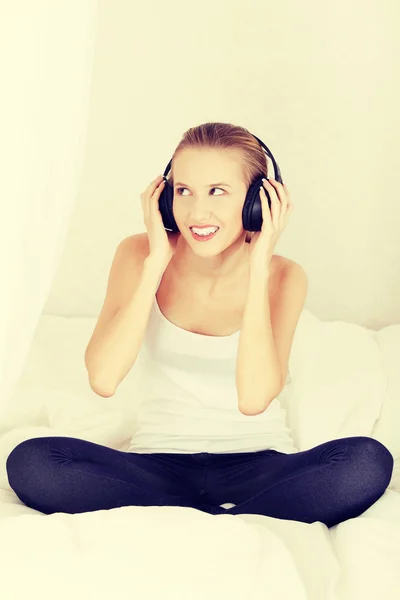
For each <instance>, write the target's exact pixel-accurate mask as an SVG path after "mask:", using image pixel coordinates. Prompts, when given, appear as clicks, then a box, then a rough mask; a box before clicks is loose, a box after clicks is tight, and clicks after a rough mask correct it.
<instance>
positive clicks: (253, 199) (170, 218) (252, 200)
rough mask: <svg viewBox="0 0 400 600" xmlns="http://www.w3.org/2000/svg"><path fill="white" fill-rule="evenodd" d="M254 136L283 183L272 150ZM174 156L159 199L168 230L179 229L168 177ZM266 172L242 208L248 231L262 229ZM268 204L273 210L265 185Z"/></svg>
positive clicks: (164, 174) (251, 190)
mask: <svg viewBox="0 0 400 600" xmlns="http://www.w3.org/2000/svg"><path fill="white" fill-rule="evenodd" d="M251 135H253V137H255V138H256V140H257V141H258V142H259V143H260V145H261V147H262V148H264V149H265V150H266V153H267V156H269V157H270V158H271V160H272V163H273V165H274V173H275V177H274V179H276V181H278V182H279V183H282V177H281V172H280V169H279V166H278V164H277V162H276V160H275V158H274V157H273V156H272V152H271V151H270V150H269V149H268V148H267V146H266V145H265V144H264V142H262V141H261V140H260V139H259V138H258V137H257V136H255V135H254V134H251ZM171 163H172V158H171V160H170V161H169V163H168V165H167V166H166V168H165V171H164V173H163V178H164V182H165V186H164V189H163V190H162V192H161V194H160V197H159V199H158V206H159V210H160V213H161V217H162V220H163V223H164V227H165V229H167V230H168V231H173V232H175V231H179V228H178V225H177V224H176V221H175V218H174V214H173V212H172V203H173V199H174V189H173V187H172V185H171V184H170V183H168V181H167V179H166V177H167V175H168V173H169V171H170V169H171ZM266 177H267V174H266V173H261V174H260V175H257V176H256V177H255V178H254V179H253V181H252V182H251V184H250V187H249V189H248V190H247V194H246V199H245V201H244V205H243V210H242V222H243V228H244V229H245V230H246V231H261V225H262V221H263V219H262V208H261V200H260V186H262V185H263V182H262V180H263V178H266ZM264 190H265V193H266V196H267V200H268V206H269V209H270V210H271V199H270V197H269V193H268V190H267V189H266V188H265V187H264Z"/></svg>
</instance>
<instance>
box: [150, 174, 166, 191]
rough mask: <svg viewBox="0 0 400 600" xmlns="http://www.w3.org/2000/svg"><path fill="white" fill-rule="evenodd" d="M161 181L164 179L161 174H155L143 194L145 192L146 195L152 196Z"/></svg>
mask: <svg viewBox="0 0 400 600" xmlns="http://www.w3.org/2000/svg"><path fill="white" fill-rule="evenodd" d="M161 181H164V180H163V177H162V175H157V177H156V178H155V179H153V181H152V182H151V183H150V185H148V186H147V188H146V190H145V194H147V195H148V196H152V195H153V194H154V192H155V190H156V189H157V187H158V186H159V184H160V182H161Z"/></svg>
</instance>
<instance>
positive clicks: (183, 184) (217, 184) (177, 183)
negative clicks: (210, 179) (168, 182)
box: [174, 181, 232, 187]
mask: <svg viewBox="0 0 400 600" xmlns="http://www.w3.org/2000/svg"><path fill="white" fill-rule="evenodd" d="M177 185H182V186H184V187H190V186H188V185H186V183H182V182H181V181H177V182H176V183H175V185H174V187H176V186H177ZM219 185H224V186H226V187H232V186H231V185H229V183H222V182H220V183H210V184H209V185H208V187H218V186H219ZM206 187H207V186H206Z"/></svg>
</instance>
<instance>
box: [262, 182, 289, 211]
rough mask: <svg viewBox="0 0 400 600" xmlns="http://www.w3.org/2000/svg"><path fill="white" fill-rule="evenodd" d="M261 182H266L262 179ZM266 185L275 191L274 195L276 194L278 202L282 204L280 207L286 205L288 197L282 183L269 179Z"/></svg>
mask: <svg viewBox="0 0 400 600" xmlns="http://www.w3.org/2000/svg"><path fill="white" fill-rule="evenodd" d="M263 181H266V180H265V179H263ZM267 183H270V184H271V185H272V187H273V189H274V190H275V193H276V194H277V196H278V198H279V200H280V202H281V203H282V205H285V206H286V205H287V203H288V200H289V197H288V194H287V193H286V189H285V186H284V185H283V184H282V183H279V181H276V179H273V178H271V179H269V180H268V182H267Z"/></svg>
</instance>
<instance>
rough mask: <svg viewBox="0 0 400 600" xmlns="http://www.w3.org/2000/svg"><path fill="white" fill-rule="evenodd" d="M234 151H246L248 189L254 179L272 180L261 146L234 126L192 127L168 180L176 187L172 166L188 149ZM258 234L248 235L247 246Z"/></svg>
mask: <svg viewBox="0 0 400 600" xmlns="http://www.w3.org/2000/svg"><path fill="white" fill-rule="evenodd" d="M201 147H206V148H230V149H236V150H240V151H242V154H243V163H242V171H243V179H244V181H245V184H246V188H247V189H248V188H249V186H250V184H251V182H252V181H253V179H254V178H255V177H257V176H259V175H261V174H262V175H267V176H268V162H267V158H266V155H265V151H264V150H263V148H262V146H261V145H260V143H259V142H258V141H257V140H256V138H255V137H254V136H253V135H252V134H251V133H250V131H248V129H246V128H245V127H240V126H239V125H232V124H231V123H203V124H202V125H197V126H196V127H191V128H190V129H188V130H187V131H185V133H184V134H183V136H182V139H181V141H180V142H179V144H178V146H177V147H176V149H175V151H174V153H173V155H172V163H171V172H170V175H169V177H168V181H169V183H171V185H173V176H172V165H173V162H174V158H175V157H176V155H177V154H178V152H180V151H181V150H184V149H185V148H201ZM253 234H254V232H248V233H247V235H246V242H248V241H250V239H251V237H252V235H253Z"/></svg>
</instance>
